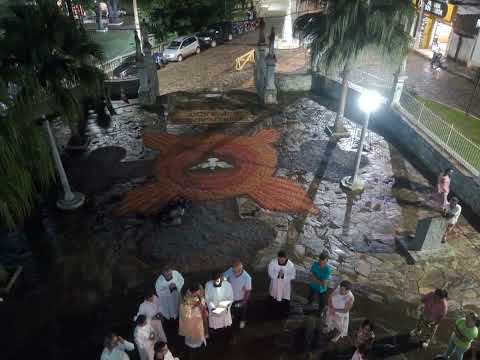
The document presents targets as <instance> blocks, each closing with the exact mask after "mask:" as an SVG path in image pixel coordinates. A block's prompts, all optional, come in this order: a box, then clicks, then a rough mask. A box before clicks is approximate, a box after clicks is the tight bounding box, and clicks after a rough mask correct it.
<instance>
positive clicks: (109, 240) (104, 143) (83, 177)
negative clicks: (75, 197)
mask: <svg viewBox="0 0 480 360" xmlns="http://www.w3.org/2000/svg"><path fill="white" fill-rule="evenodd" d="M207 95H208V96H210V95H211V94H207ZM173 96H176V95H173ZM184 96H187V95H184ZM194 98H195V99H197V100H198V95H195V96H194ZM255 102H256V98H255V95H254V94H252V93H250V92H238V91H237V92H233V93H231V94H229V95H228V96H222V97H221V100H220V101H219V103H218V106H220V105H221V104H225V103H231V104H235V108H237V109H245V110H247V111H252V110H251V109H252V103H255ZM322 103H323V99H321V98H317V97H313V96H310V97H300V98H295V97H294V98H285V99H284V103H282V104H280V105H279V106H277V107H276V108H275V109H264V110H262V111H260V112H258V111H254V113H252V116H254V117H255V121H253V122H250V123H247V124H242V125H231V124H230V125H228V126H222V125H221V124H217V125H209V126H206V125H204V126H202V125H201V124H198V123H197V124H196V125H195V126H193V127H192V126H188V125H186V126H184V127H183V130H182V128H179V127H176V128H175V131H176V133H182V132H183V133H188V134H201V133H208V132H211V131H214V132H215V131H221V132H227V133H230V134H246V135H251V134H254V133H256V132H258V131H259V130H260V129H263V128H271V127H273V128H275V129H277V130H279V131H280V132H281V133H282V137H281V139H280V140H279V141H278V142H277V143H276V145H275V146H276V148H277V150H278V154H279V161H278V169H277V172H276V175H277V176H279V177H286V178H289V179H291V180H294V181H296V182H298V183H300V184H302V186H303V187H304V188H305V190H306V191H307V192H308V194H309V195H310V196H311V198H312V199H314V202H315V205H316V206H317V208H318V209H319V211H320V212H319V214H318V215H309V216H300V215H296V214H293V213H292V214H288V213H279V212H274V211H267V210H264V209H261V208H259V207H258V205H257V204H255V203H254V202H253V201H252V200H251V199H249V198H248V197H237V198H235V199H225V200H224V201H213V202H197V203H194V204H193V205H192V207H191V208H189V209H187V211H186V214H185V216H184V218H183V221H182V225H180V226H178V227H165V226H162V225H161V224H160V223H159V222H158V220H157V219H156V218H155V217H154V216H150V217H144V216H129V217H117V216H115V215H113V213H112V211H113V210H114V209H115V208H116V207H118V205H119V203H120V201H121V200H122V198H123V196H124V194H125V193H126V192H127V191H128V190H130V189H132V188H136V187H138V186H141V185H142V184H146V183H150V182H151V181H152V178H151V176H150V166H151V162H150V159H151V158H152V157H153V156H155V153H152V152H151V151H150V150H148V149H146V148H145V147H144V146H143V144H142V138H141V133H142V128H144V127H145V126H151V124H150V122H153V120H152V119H155V118H156V117H157V120H158V116H157V115H156V114H154V113H146V112H145V111H144V110H140V109H139V108H138V107H137V106H124V107H122V108H120V109H119V111H118V112H119V115H117V116H115V117H114V123H115V127H112V128H111V129H110V130H102V131H100V130H99V131H93V130H91V138H92V141H91V145H90V147H91V153H90V157H89V158H87V160H85V161H86V162H79V161H78V160H77V161H76V162H74V163H71V164H70V167H69V168H68V173H69V175H70V176H71V177H72V182H73V183H74V184H75V188H76V189H79V190H82V191H84V192H86V193H87V195H88V197H89V203H88V204H87V206H86V208H84V209H82V210H81V211H80V212H79V213H76V215H72V216H73V217H72V216H71V217H69V218H68V224H69V225H68V226H67V225H65V224H64V225H62V226H59V228H60V229H62V232H63V233H62V237H65V238H70V239H71V241H73V242H74V243H77V244H79V243H81V242H82V241H83V239H90V240H89V243H90V244H96V245H92V246H99V247H100V248H101V249H103V250H102V253H103V252H104V251H107V252H108V254H110V255H109V256H108V258H109V259H110V260H109V261H110V262H112V263H113V264H114V265H111V266H112V267H113V270H111V271H113V272H114V273H115V274H116V275H115V278H116V279H117V280H116V281H117V282H118V281H121V282H120V283H121V284H122V285H121V286H122V289H123V291H124V292H125V293H126V294H127V293H129V292H130V291H131V290H132V289H135V288H136V286H138V284H139V282H141V281H142V279H144V277H145V272H146V271H147V270H146V269H149V270H148V272H149V273H150V272H152V273H156V272H158V270H159V269H158V266H157V265H158V264H160V263H161V262H164V261H166V260H168V261H171V262H173V263H174V264H175V266H177V267H178V268H180V269H182V271H184V272H192V271H193V272H197V271H203V272H205V271H210V270H212V269H216V268H223V267H225V266H227V265H228V263H229V261H230V259H231V258H232V257H235V256H236V255H240V256H242V258H243V259H244V260H245V262H246V263H247V264H248V266H249V268H252V267H254V268H255V269H256V271H259V272H263V271H264V270H265V266H266V263H267V261H268V260H269V259H271V258H272V257H273V256H274V255H275V253H276V251H277V250H278V249H280V248H286V249H287V250H288V252H289V254H290V256H291V258H292V260H293V261H294V262H295V263H296V264H297V271H298V279H297V281H298V283H297V285H295V286H296V287H297V286H298V287H299V288H300V287H302V286H304V285H303V284H305V282H307V281H308V280H309V276H308V269H309V267H310V264H311V262H312V261H313V258H314V257H315V256H316V255H317V254H319V253H320V252H321V251H323V250H327V251H329V252H330V254H331V255H332V261H331V263H332V265H333V266H334V268H335V280H334V283H335V282H337V281H339V280H340V279H350V280H351V281H353V283H354V284H355V293H356V294H357V296H358V298H359V301H360V299H363V300H362V301H363V302H367V303H370V305H369V306H360V303H361V302H359V308H357V309H356V310H355V312H356V316H357V317H362V316H366V315H368V316H372V318H373V319H374V320H378V321H379V322H380V323H382V324H383V325H382V326H383V327H384V328H385V329H388V331H390V332H393V333H394V334H396V335H398V334H400V333H402V332H403V331H406V330H407V329H406V327H407V326H411V325H413V322H414V320H413V318H414V314H415V309H416V306H417V304H418V299H419V296H420V295H421V294H422V293H425V292H427V291H429V290H431V289H433V288H435V287H445V288H446V289H447V290H448V291H449V293H450V299H451V300H450V310H451V313H450V315H449V316H450V318H451V319H452V318H454V317H455V316H458V314H459V311H460V310H461V309H462V308H466V307H473V308H475V309H480V293H479V290H478V284H479V283H480V277H479V275H478V273H477V271H476V269H477V267H478V266H479V265H480V258H479V256H478V255H479V252H480V236H479V234H478V233H477V231H476V230H475V229H474V228H473V227H472V226H471V225H470V224H469V223H468V222H467V221H466V220H465V219H464V218H461V221H460V223H459V225H458V227H457V228H456V230H455V233H454V234H453V235H452V236H451V241H450V242H449V245H447V246H446V247H445V250H444V251H441V252H440V253H439V254H438V258H436V259H434V260H428V261H425V262H421V263H418V264H416V265H408V264H407V261H406V260H405V259H404V258H403V257H402V256H401V255H400V254H399V253H397V251H396V247H395V238H396V237H400V238H402V237H407V236H408V235H410V234H413V233H414V231H415V227H416V224H417V221H418V219H420V218H425V217H430V216H438V213H437V212H436V211H435V210H434V209H433V208H432V207H431V204H430V203H429V200H428V198H429V195H430V193H431V184H429V183H428V181H427V180H426V179H425V178H424V177H423V176H422V175H421V174H420V173H419V172H418V171H417V170H416V169H415V168H414V167H413V166H412V165H411V164H410V163H409V161H408V160H407V159H405V158H404V157H402V155H401V154H400V153H399V152H398V151H397V150H396V149H395V148H394V147H392V146H391V145H390V144H388V143H387V142H386V141H385V140H384V139H383V137H382V136H381V135H379V134H376V133H374V132H368V135H367V146H366V151H365V152H364V153H363V156H362V162H361V176H362V178H363V179H364V180H365V181H366V189H365V192H364V193H363V194H362V195H361V196H359V197H356V198H352V197H351V196H350V195H348V194H346V193H344V192H343V191H342V190H341V188H340V187H339V183H338V181H339V179H340V178H341V177H343V176H347V175H349V174H350V171H351V169H352V167H353V162H354V156H355V148H356V141H355V139H357V138H358V136H359V132H360V129H359V128H357V126H356V125H355V124H354V123H350V122H349V123H348V128H349V129H350V131H351V133H352V137H351V138H349V139H344V140H342V141H341V142H339V143H338V144H335V143H332V142H329V140H328V137H327V136H326V135H325V133H324V131H323V129H324V127H325V125H327V124H331V123H332V121H333V119H334V115H335V114H334V113H333V112H331V111H329V110H327V109H326V108H325V107H324V106H322V105H321V104H322ZM192 104H193V103H192ZM117 105H118V104H117ZM192 106H193V105H192ZM214 107H215V106H213V105H212V108H214ZM161 121H162V120H160V122H161ZM165 125H167V124H163V126H164V128H168V126H165ZM118 139H121V143H119V140H118ZM119 146H121V147H122V148H123V149H124V150H123V152H119V151H117V150H115V149H119ZM102 152H103V153H102ZM122 159H127V160H128V161H121V160H122ZM89 161H90V162H89ZM86 169H91V170H90V171H86ZM99 169H105V170H103V171H102V170H99ZM93 171H94V172H93ZM92 173H95V177H92V176H91V174H92ZM78 216H80V217H81V221H77V220H74V219H75V218H76V217H78ZM61 222H65V220H64V219H62V220H61ZM80 224H81V226H80ZM99 269H102V266H100V267H99ZM96 271H100V270H98V269H97V270H96ZM99 279H100V280H101V279H104V280H105V274H103V273H102V276H101V277H99ZM118 279H122V280H118ZM100 280H98V281H100ZM104 280H102V281H104ZM371 304H378V306H379V307H383V308H385V309H387V310H386V311H387V312H388V311H392V309H394V311H395V316H394V318H393V320H392V322H391V323H385V319H384V318H383V317H379V315H378V314H376V313H375V311H373V312H372V311H371V309H372V306H373V307H374V308H375V305H371ZM368 309H370V310H368ZM382 316H383V315H382ZM399 319H405V321H403V320H402V324H396V323H395V322H398V320H399ZM407 319H408V321H407ZM288 326H290V327H294V328H295V329H296V328H298V326H299V319H297V320H295V321H293V322H291V323H289V325H288ZM288 326H287V327H288ZM450 328H451V322H446V323H445V324H444V325H442V327H441V331H440V333H439V336H438V342H437V343H435V344H433V345H432V347H431V349H430V350H429V351H428V352H420V351H417V350H412V352H411V353H410V355H408V356H407V357H406V358H408V359H429V358H431V356H432V355H433V354H434V353H435V352H438V351H440V350H441V347H442V346H444V344H445V341H446V340H447V338H448V333H449V331H450ZM287 330H288V329H287ZM402 356H404V355H402ZM394 358H395V357H394ZM396 358H398V359H405V357H396ZM396 358H395V359H396Z"/></svg>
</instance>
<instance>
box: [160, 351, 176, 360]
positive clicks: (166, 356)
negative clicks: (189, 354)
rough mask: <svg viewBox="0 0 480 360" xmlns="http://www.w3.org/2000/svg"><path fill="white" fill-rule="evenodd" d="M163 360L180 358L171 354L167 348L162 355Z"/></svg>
mask: <svg viewBox="0 0 480 360" xmlns="http://www.w3.org/2000/svg"><path fill="white" fill-rule="evenodd" d="M163 360H180V359H179V358H178V357H176V356H173V355H172V353H171V352H170V350H168V352H167V353H166V354H165V356H164V357H163Z"/></svg>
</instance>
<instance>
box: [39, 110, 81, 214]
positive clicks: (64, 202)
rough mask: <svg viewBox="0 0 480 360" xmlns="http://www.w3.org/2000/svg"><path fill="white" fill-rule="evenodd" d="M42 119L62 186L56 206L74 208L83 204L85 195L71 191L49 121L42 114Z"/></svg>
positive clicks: (67, 208) (63, 208)
mask: <svg viewBox="0 0 480 360" xmlns="http://www.w3.org/2000/svg"><path fill="white" fill-rule="evenodd" d="M42 120H43V127H44V128H45V131H46V132H47V136H48V140H49V142H50V147H51V148H52V156H53V161H54V163H55V167H56V168H57V171H58V175H59V177H60V182H61V183H62V187H63V198H61V199H58V200H57V206H58V207H59V208H60V209H62V210H75V209H77V208H79V207H80V206H82V205H83V203H84V202H85V196H84V195H83V194H82V193H79V192H73V191H72V188H71V187H70V183H69V182H68V178H67V174H65V169H64V168H63V164H62V160H61V159H60V154H59V153H58V149H57V143H56V141H55V138H54V136H53V133H52V129H51V128H50V121H49V120H48V119H47V117H46V116H44V117H43V118H42Z"/></svg>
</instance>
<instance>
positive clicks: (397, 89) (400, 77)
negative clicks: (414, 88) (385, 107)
mask: <svg viewBox="0 0 480 360" xmlns="http://www.w3.org/2000/svg"><path fill="white" fill-rule="evenodd" d="M407 78H408V76H407V74H406V73H400V74H397V73H396V74H394V82H393V89H392V90H393V91H392V102H391V105H392V106H395V105H398V104H400V97H401V96H402V92H403V87H404V86H405V81H407Z"/></svg>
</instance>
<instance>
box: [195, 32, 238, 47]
mask: <svg viewBox="0 0 480 360" xmlns="http://www.w3.org/2000/svg"><path fill="white" fill-rule="evenodd" d="M197 38H198V41H199V42H200V46H201V47H212V48H214V47H216V46H217V45H218V44H222V43H224V42H225V41H228V40H230V39H229V38H228V35H227V34H225V33H224V32H223V31H222V30H221V29H218V28H217V29H214V28H212V29H209V30H207V31H203V32H199V33H198V34H197Z"/></svg>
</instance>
